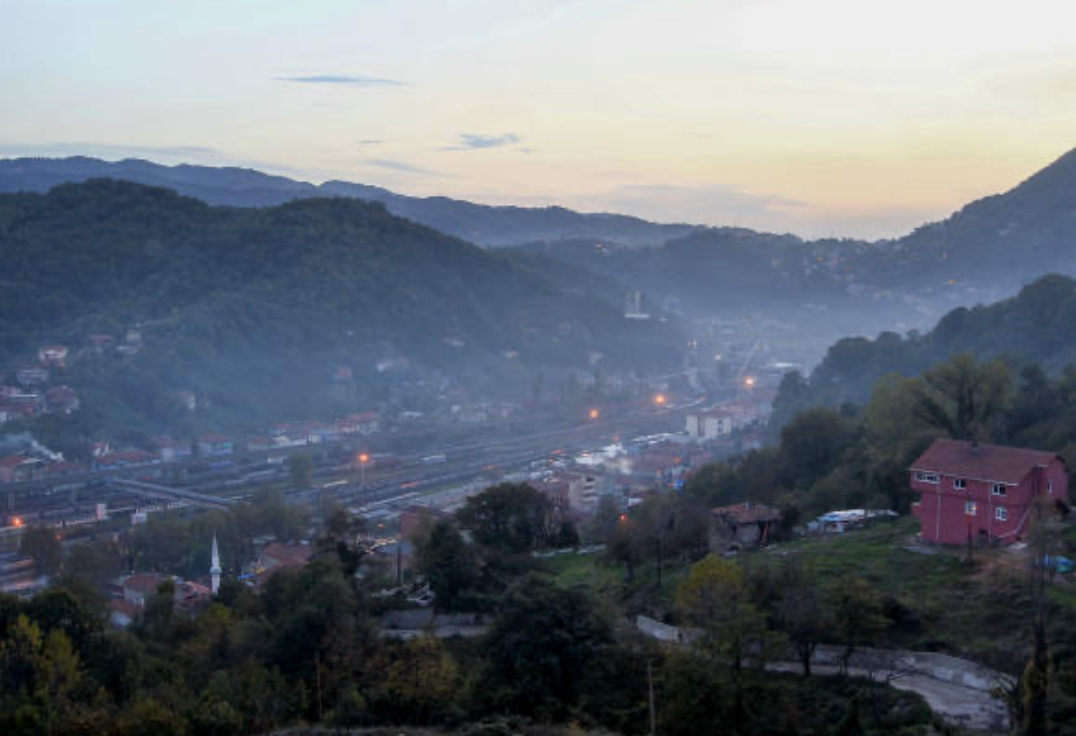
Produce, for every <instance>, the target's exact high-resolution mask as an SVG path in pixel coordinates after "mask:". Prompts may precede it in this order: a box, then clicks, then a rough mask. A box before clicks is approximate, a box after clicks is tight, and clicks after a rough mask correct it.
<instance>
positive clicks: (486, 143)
mask: <svg viewBox="0 0 1076 736" xmlns="http://www.w3.org/2000/svg"><path fill="white" fill-rule="evenodd" d="M519 142H520V137H519V136H518V135H516V134H515V133H504V134H502V135H485V134H482V133H460V140H459V143H455V144H453V145H451V146H445V147H444V148H443V149H442V150H445V151H481V150H483V149H486V148H503V147H505V146H514V145H516V144H517V143H519ZM529 150H530V149H527V150H526V151H524V152H525V153H529Z"/></svg>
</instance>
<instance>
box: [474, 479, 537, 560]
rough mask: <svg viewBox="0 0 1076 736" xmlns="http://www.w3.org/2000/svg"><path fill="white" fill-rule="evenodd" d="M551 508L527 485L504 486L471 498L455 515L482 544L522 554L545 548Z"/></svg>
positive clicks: (503, 484)
mask: <svg viewBox="0 0 1076 736" xmlns="http://www.w3.org/2000/svg"><path fill="white" fill-rule="evenodd" d="M552 509H553V506H552V504H551V503H550V502H549V499H548V498H546V497H545V496H544V495H542V494H541V493H539V492H538V491H536V490H535V489H534V488H532V487H531V486H529V485H527V484H526V483H520V484H516V483H501V484H500V485H496V486H493V487H492V488H487V489H486V490H484V491H482V492H481V493H479V494H477V495H475V496H471V497H470V498H468V499H467V503H466V504H465V505H464V507H463V508H462V509H461V510H460V511H459V513H458V514H457V515H456V516H457V518H458V519H459V520H460V523H461V524H462V525H463V527H464V528H465V529H467V530H468V531H470V532H471V534H472V535H473V536H474V539H475V541H476V542H478V543H479V544H482V545H484V546H486V547H490V548H491V549H496V550H500V551H502V552H508V553H509V554H519V553H523V552H530V551H532V550H534V549H538V548H542V547H545V546H546V544H547V542H548V540H549V531H550V530H549V526H550V516H551V513H552Z"/></svg>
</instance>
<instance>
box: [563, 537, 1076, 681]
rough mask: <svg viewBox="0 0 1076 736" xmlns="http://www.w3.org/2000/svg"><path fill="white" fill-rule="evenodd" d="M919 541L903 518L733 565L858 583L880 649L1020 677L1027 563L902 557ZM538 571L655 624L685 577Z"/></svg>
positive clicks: (1072, 614)
mask: <svg viewBox="0 0 1076 736" xmlns="http://www.w3.org/2000/svg"><path fill="white" fill-rule="evenodd" d="M917 531H918V522H916V521H915V520H914V519H909V518H905V519H899V520H896V521H893V522H879V523H877V524H875V525H873V526H871V527H869V528H866V529H862V530H856V531H850V532H848V533H846V534H843V535H839V536H830V537H822V538H809V539H806V538H805V539H800V540H797V541H794V542H787V543H784V544H779V545H776V546H773V547H770V548H768V549H767V550H765V551H762V552H753V553H746V554H740V555H738V556H736V557H734V558H732V559H734V560H736V561H737V562H738V563H739V564H741V565H743V567H744V568H745V570H748V571H751V572H760V571H761V570H762V569H763V568H766V567H770V568H774V569H776V568H777V567H779V566H781V565H784V564H787V563H788V562H792V561H794V562H795V563H796V564H798V565H799V566H800V567H801V568H802V569H803V570H804V572H805V573H806V574H807V575H808V576H809V578H810V579H811V580H813V581H814V582H815V583H816V584H817V585H818V586H819V587H820V588H823V589H824V588H826V587H827V586H829V585H833V584H836V582H837V581H839V580H840V578H841V577H842V576H843V575H846V574H852V575H857V576H860V577H863V578H865V579H866V580H868V581H869V582H870V583H871V584H872V585H873V586H874V587H875V588H876V589H877V590H878V591H879V592H880V593H881V594H882V596H883V597H884V598H885V601H886V611H887V614H888V615H889V617H890V618H891V619H892V620H893V626H892V627H891V628H890V630H889V632H888V634H887V635H886V637H885V638H884V640H881V641H879V642H878V644H879V645H881V646H892V647H906V648H910V649H923V650H936V651H942V652H947V653H951V654H955V655H958V656H967V657H971V658H973V659H976V660H979V661H982V662H983V663H986V664H992V665H994V666H997V667H1000V668H1004V669H1010V670H1011V669H1012V668H1014V667H1019V666H1020V664H1019V663H1020V662H1022V661H1023V660H1024V658H1025V652H1026V651H1027V647H1028V645H1029V638H1028V627H1027V626H1026V625H1025V622H1026V612H1027V610H1028V602H1027V596H1026V592H1025V578H1024V574H1023V571H1024V569H1025V568H1024V565H1025V563H1024V561H1023V560H1022V559H1021V558H1019V557H1018V556H1016V555H1014V554H1013V553H1011V552H1009V551H1006V550H1003V549H983V550H976V551H975V555H974V562H973V564H970V565H969V564H968V563H967V562H966V561H965V560H964V556H965V550H964V549H962V548H928V551H930V552H934V554H923V553H916V552H913V551H909V550H908V549H906V548H907V547H909V546H913V543H914V541H915V535H916V533H917ZM545 567H546V569H548V570H549V571H550V572H551V573H553V574H554V575H555V576H556V578H557V580H558V582H559V583H560V584H563V585H583V586H586V587H589V588H590V589H591V590H592V591H593V592H594V593H595V594H596V595H597V596H598V597H599V598H600V599H602V600H606V601H609V602H611V603H615V604H616V605H617V606H618V607H619V608H620V609H621V610H623V611H624V612H625V613H626V614H627V615H629V616H634V615H635V614H637V613H645V614H647V615H650V616H653V617H656V618H665V617H666V616H668V615H669V614H671V613H673V611H674V603H675V594H676V587H677V586H678V585H679V583H680V581H681V580H682V579H683V577H684V576H685V575H686V573H687V569H688V566H687V565H686V564H684V563H677V562H673V563H669V564H667V565H666V568H665V570H664V575H663V581H662V585H661V586H658V584H657V575H656V571H655V569H654V561H653V559H652V558H650V559H648V560H647V561H646V562H644V563H643V564H642V565H640V566H639V567H638V568H637V569H636V571H635V579H634V580H632V581H629V580H628V579H627V574H626V571H625V569H624V568H623V567H619V566H616V565H613V564H610V563H609V562H608V561H606V560H605V559H604V557H603V555H601V554H596V555H573V554H567V555H559V556H556V557H552V558H548V559H547V560H546V561H545ZM1051 596H1052V599H1053V600H1054V601H1055V602H1057V603H1058V604H1059V605H1058V611H1057V613H1056V614H1055V615H1054V625H1056V626H1064V627H1073V626H1076V587H1073V586H1072V585H1071V584H1068V583H1062V584H1058V585H1057V586H1055V588H1054V590H1053V591H1052V592H1051Z"/></svg>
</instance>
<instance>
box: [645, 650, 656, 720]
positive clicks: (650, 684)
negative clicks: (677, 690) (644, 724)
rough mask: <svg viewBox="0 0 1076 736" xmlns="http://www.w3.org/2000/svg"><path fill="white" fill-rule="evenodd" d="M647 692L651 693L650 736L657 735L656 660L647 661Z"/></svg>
mask: <svg viewBox="0 0 1076 736" xmlns="http://www.w3.org/2000/svg"><path fill="white" fill-rule="evenodd" d="M646 681H647V690H648V691H649V693H650V736H655V734H656V733H657V718H656V716H655V713H654V660H652V659H648V660H646Z"/></svg>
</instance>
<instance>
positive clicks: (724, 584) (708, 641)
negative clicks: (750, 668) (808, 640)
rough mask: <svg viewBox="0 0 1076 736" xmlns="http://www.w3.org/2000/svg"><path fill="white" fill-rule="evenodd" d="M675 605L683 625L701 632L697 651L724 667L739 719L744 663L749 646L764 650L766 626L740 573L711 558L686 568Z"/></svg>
mask: <svg viewBox="0 0 1076 736" xmlns="http://www.w3.org/2000/svg"><path fill="white" fill-rule="evenodd" d="M676 601H677V606H678V608H679V609H680V613H681V615H682V616H683V618H684V620H685V622H687V623H688V624H690V625H692V626H695V627H698V628H700V629H702V630H703V638H702V640H701V642H700V644H701V647H702V651H703V652H704V653H705V654H706V655H707V656H708V657H710V658H711V659H713V660H715V661H718V662H721V663H723V664H724V665H725V667H726V670H727V674H728V677H729V680H730V682H731V685H732V690H733V724H734V727H736V728H738V727H739V725H740V722H741V720H742V717H743V691H744V687H743V665H744V660H745V658H746V657H747V653H748V651H749V650H750V648H751V647H752V646H757V647H759V651H760V652H761V651H764V650H765V648H766V644H767V641H766V638H767V632H766V625H765V620H764V619H763V617H762V615H761V614H760V613H759V612H758V610H756V608H755V606H754V605H753V604H752V603H751V600H750V593H749V591H748V588H747V585H746V583H745V581H744V575H743V571H742V570H741V569H740V568H739V567H738V566H737V565H735V564H733V563H731V562H726V561H725V560H722V559H721V558H719V557H716V556H714V555H708V556H707V557H706V558H705V559H703V560H701V561H699V562H696V563H695V564H694V565H692V566H691V572H690V573H689V574H688V577H687V579H686V580H684V582H683V583H681V584H680V588H679V590H678V591H677V595H676Z"/></svg>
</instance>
